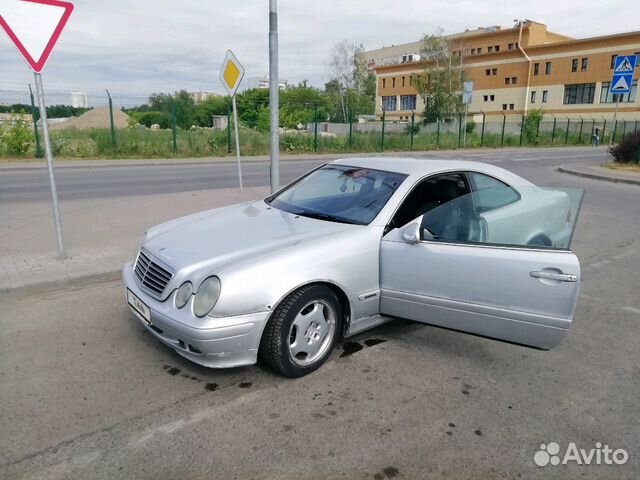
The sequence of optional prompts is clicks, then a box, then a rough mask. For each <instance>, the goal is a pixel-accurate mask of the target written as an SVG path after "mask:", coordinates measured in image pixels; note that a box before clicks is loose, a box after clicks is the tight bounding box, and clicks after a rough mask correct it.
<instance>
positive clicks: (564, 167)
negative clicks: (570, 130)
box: [558, 165, 640, 185]
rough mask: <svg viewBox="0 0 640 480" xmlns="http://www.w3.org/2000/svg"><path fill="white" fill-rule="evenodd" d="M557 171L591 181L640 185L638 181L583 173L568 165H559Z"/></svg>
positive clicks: (595, 173)
mask: <svg viewBox="0 0 640 480" xmlns="http://www.w3.org/2000/svg"><path fill="white" fill-rule="evenodd" d="M583 168H584V167H583ZM558 171H559V172H561V173H566V174H569V175H575V176H576V177H583V178H590V179H593V180H602V181H605V182H612V183H626V184H628V185H640V179H635V178H624V177H616V176H612V175H606V174H604V173H597V172H585V171H583V170H577V169H576V168H573V167H571V166H570V165H561V166H560V167H558Z"/></svg>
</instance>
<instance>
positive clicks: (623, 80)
mask: <svg viewBox="0 0 640 480" xmlns="http://www.w3.org/2000/svg"><path fill="white" fill-rule="evenodd" d="M637 59H638V58H637V57H636V56H635V55H626V56H622V55H620V56H617V57H616V61H615V64H614V67H613V79H612V80H611V93H629V92H630V91H631V84H632V83H633V72H634V71H635V69H636V60H637Z"/></svg>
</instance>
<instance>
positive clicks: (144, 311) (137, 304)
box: [127, 289, 151, 325]
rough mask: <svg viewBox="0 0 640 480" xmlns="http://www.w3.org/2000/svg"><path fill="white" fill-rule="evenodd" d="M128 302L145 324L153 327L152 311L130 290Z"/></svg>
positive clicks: (128, 291)
mask: <svg viewBox="0 0 640 480" xmlns="http://www.w3.org/2000/svg"><path fill="white" fill-rule="evenodd" d="M127 302H129V305H131V307H132V308H133V309H134V310H135V311H136V312H137V313H138V314H139V315H140V317H142V319H143V320H144V321H145V322H147V323H148V324H149V325H151V310H149V307H147V306H146V305H145V303H144V302H143V301H142V300H140V299H139V298H138V297H137V296H136V295H135V294H134V293H133V292H132V291H131V290H129V289H127Z"/></svg>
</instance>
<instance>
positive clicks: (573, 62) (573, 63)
mask: <svg viewBox="0 0 640 480" xmlns="http://www.w3.org/2000/svg"><path fill="white" fill-rule="evenodd" d="M571 71H572V72H577V71H578V59H577V58H574V59H573V60H571Z"/></svg>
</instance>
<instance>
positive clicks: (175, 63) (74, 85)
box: [0, 0, 637, 104]
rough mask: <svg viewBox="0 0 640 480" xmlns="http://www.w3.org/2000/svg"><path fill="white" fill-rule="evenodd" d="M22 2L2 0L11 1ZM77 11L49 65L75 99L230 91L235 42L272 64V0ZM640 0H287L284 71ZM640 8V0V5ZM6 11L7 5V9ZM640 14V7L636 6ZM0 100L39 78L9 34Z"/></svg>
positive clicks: (608, 19)
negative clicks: (348, 53)
mask: <svg viewBox="0 0 640 480" xmlns="http://www.w3.org/2000/svg"><path fill="white" fill-rule="evenodd" d="M12 1H18V0H0V9H1V7H2V4H6V3H7V2H12ZM74 3H75V5H76V10H75V13H74V15H73V17H72V18H71V20H70V22H69V25H68V27H67V30H66V31H65V32H64V34H63V36H62V38H61V40H60V44H59V46H58V48H57V49H56V51H55V52H54V55H53V57H52V59H51V61H50V63H49V65H48V66H47V70H46V72H45V76H44V77H45V85H46V86H47V90H48V92H50V94H51V96H52V97H56V98H58V97H59V98H60V101H65V98H67V99H68V98H69V97H68V94H69V91H71V90H76V89H77V90H83V91H86V92H89V94H90V97H91V99H92V101H93V102H94V103H100V102H102V101H104V99H105V98H106V96H105V95H104V93H103V92H104V89H106V88H109V89H110V90H111V91H112V93H114V97H115V98H118V97H120V102H121V103H126V104H131V103H137V102H138V103H139V102H141V101H144V99H145V98H146V97H147V96H148V95H149V94H150V93H152V92H160V91H164V92H167V91H173V90H176V89H180V88H186V89H188V90H207V91H217V92H222V88H221V87H220V85H219V82H218V73H219V68H220V65H221V63H222V59H223V58H224V54H225V51H226V50H227V49H232V50H233V51H234V52H235V54H236V55H237V56H238V58H239V59H240V61H241V62H242V63H243V64H244V66H245V68H246V69H247V76H249V77H251V76H259V75H263V74H266V73H267V72H268V2H267V1H266V0H260V1H258V0H243V1H236V2H231V1H217V2H203V1H201V0H182V1H175V0H136V1H132V0H111V1H109V2H96V1H94V0H77V1H75V2H74ZM629 5H633V2H628V1H625V0H610V1H604V2H599V3H597V4H595V3H594V4H589V3H588V2H587V3H585V2H583V1H580V2H579V1H576V0H565V1H564V2H558V1H556V0H537V1H535V2H533V1H520V2H513V1H511V0H508V1H507V0H473V1H470V0H430V1H428V2H426V1H424V0H404V1H401V0H400V1H395V2H389V1H388V0H340V1H338V0H323V1H322V2H304V1H301V0H281V1H280V2H279V14H280V22H279V27H280V35H279V37H280V73H281V77H282V78H286V79H288V80H289V81H290V82H299V81H301V80H303V79H307V80H309V81H310V83H311V84H312V85H316V86H322V85H323V83H324V82H326V81H327V80H328V78H327V67H326V65H327V63H328V57H329V52H330V50H331V47H332V45H333V44H334V43H336V42H338V41H340V40H341V39H345V38H346V39H350V40H354V41H357V42H359V43H362V44H364V45H365V47H366V48H368V49H373V48H379V47H381V46H383V45H391V44H399V43H405V42H410V41H415V40H417V39H419V38H420V37H421V35H422V34H423V33H432V32H434V31H435V30H436V29H437V28H438V27H442V28H444V30H445V33H455V32H459V31H462V30H464V29H465V28H466V27H468V28H476V27H478V26H487V25H503V26H511V25H512V23H513V19H514V18H530V19H532V20H536V21H540V22H542V23H546V24H547V25H548V26H549V29H550V30H552V31H557V32H559V33H564V34H567V35H571V36H575V37H585V36H590V35H597V34H607V33H615V32H622V31H629V30H633V29H634V28H637V15H635V14H632V12H630V11H629ZM634 8H637V7H634ZM0 13H1V10H0ZM636 13H637V12H636ZM0 65H1V67H0V68H1V69H0V102H5V101H7V98H9V97H10V96H11V95H13V96H16V95H17V96H20V95H21V93H20V92H23V91H26V84H27V83H29V82H30V81H33V77H32V76H31V74H30V73H29V70H28V68H27V67H26V65H25V63H24V62H23V61H22V59H21V58H19V56H18V54H17V52H16V51H15V49H14V48H13V47H12V46H11V45H10V43H9V40H8V38H6V37H5V36H3V35H0Z"/></svg>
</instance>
